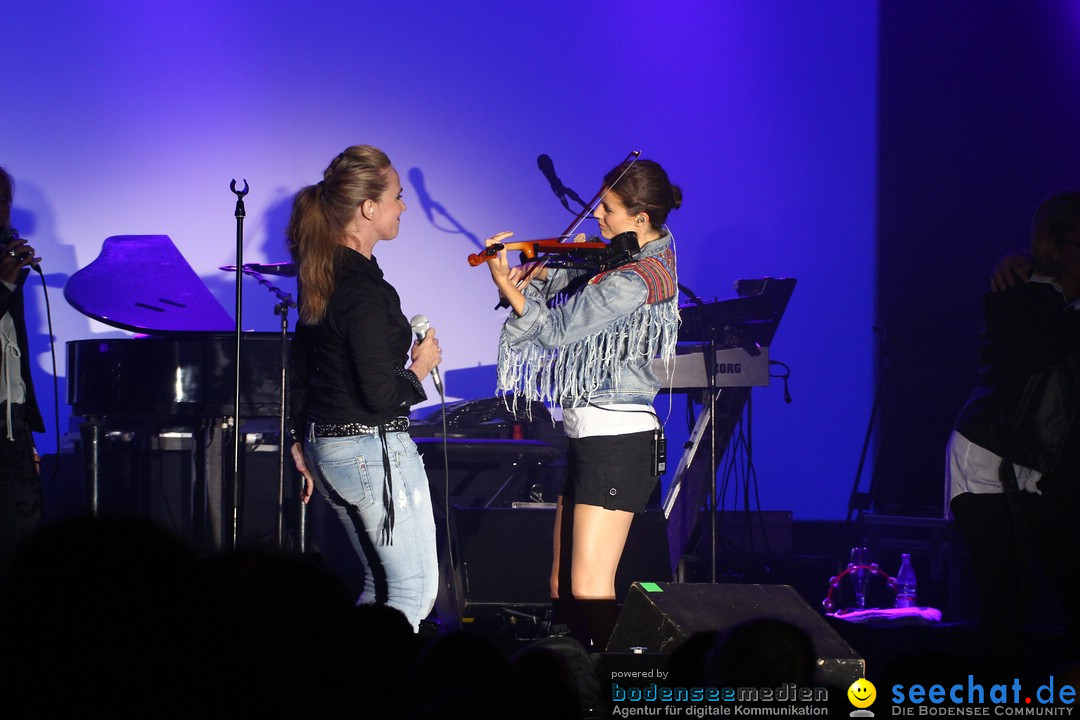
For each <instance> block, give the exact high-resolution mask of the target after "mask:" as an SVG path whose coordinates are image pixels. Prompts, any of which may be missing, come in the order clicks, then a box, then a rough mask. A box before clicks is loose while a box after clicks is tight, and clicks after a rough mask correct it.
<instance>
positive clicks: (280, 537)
mask: <svg viewBox="0 0 1080 720" xmlns="http://www.w3.org/2000/svg"><path fill="white" fill-rule="evenodd" d="M241 270H242V271H243V272H244V274H246V275H250V276H251V277H253V278H255V280H256V281H257V282H258V283H259V284H260V285H262V286H263V287H265V288H266V289H267V290H269V291H270V292H272V293H273V294H274V295H275V296H276V297H277V299H278V300H279V302H278V303H277V304H276V305H274V314H275V315H279V316H281V345H280V347H281V358H280V360H281V393H280V395H279V396H278V401H279V403H280V406H279V411H278V438H279V442H278V488H277V545H278V548H279V549H280V548H284V545H285V445H286V442H287V438H288V433H286V432H285V419H286V416H287V414H288V413H287V410H286V402H287V396H286V387H287V385H286V380H287V374H288V367H289V308H294V307H296V301H295V300H293V298H292V295H290V294H288V293H286V292H283V291H282V290H281V289H280V288H278V287H276V286H275V285H274V284H273V283H271V282H270V281H269V280H267V279H266V278H264V277H263V276H262V275H261V274H260V273H259V272H257V271H255V270H252V269H251V268H241ZM303 513H304V503H303V502H300V529H299V533H300V537H299V539H298V549H299V551H300V552H304V515H303Z"/></svg>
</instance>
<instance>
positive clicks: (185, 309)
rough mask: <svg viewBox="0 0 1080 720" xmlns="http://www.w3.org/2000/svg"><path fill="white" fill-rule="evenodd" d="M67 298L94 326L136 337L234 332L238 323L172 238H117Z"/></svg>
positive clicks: (72, 283)
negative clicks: (97, 325) (112, 328)
mask: <svg viewBox="0 0 1080 720" xmlns="http://www.w3.org/2000/svg"><path fill="white" fill-rule="evenodd" d="M64 297H65V298H66V299H67V301H68V303H70V304H71V306H72V307H74V308H75V309H76V310H78V311H79V312H81V313H83V314H84V315H87V316H89V317H91V318H93V319H95V320H98V321H100V322H103V323H105V324H106V325H111V326H113V327H117V328H120V329H121V330H130V331H132V332H137V333H147V334H151V335H161V334H168V333H184V332H232V331H234V330H235V322H234V321H233V319H232V317H231V316H230V315H229V313H228V312H227V311H226V310H225V308H223V307H222V306H221V303H219V302H218V300H217V298H215V297H214V295H213V293H211V292H210V290H209V288H207V287H206V284H205V283H204V282H203V281H202V279H201V278H200V277H199V276H198V275H197V274H195V271H194V270H192V269H191V266H190V265H188V262H187V260H185V259H184V256H183V255H181V254H180V251H179V250H177V248H176V245H174V244H173V241H172V240H171V239H170V238H169V237H168V236H167V235H114V236H113V237H109V238H106V239H105V242H104V243H103V244H102V246H101V253H100V254H99V255H98V257H97V258H96V259H95V260H93V261H92V262H90V264H89V265H87V266H86V267H84V268H82V269H80V270H77V271H76V272H75V273H74V274H72V276H71V277H70V278H69V279H68V281H67V284H66V285H65V286H64Z"/></svg>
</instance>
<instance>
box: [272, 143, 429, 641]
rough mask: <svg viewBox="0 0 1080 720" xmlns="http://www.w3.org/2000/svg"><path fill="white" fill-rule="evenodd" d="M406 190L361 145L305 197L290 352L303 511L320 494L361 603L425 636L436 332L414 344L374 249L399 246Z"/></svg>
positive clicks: (300, 201)
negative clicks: (420, 412) (354, 562)
mask: <svg viewBox="0 0 1080 720" xmlns="http://www.w3.org/2000/svg"><path fill="white" fill-rule="evenodd" d="M401 194H402V188H401V179H400V177H399V175H398V173H397V171H396V170H395V169H394V168H393V166H391V164H390V160H389V158H387V156H386V154H385V153H383V152H382V151H381V150H379V149H377V148H374V147H371V146H369V145H356V146H353V147H350V148H348V149H347V150H345V151H344V152H343V153H341V154H340V155H338V156H337V157H336V158H335V159H334V160H333V162H331V163H330V166H329V167H327V168H326V170H325V171H324V172H323V179H322V180H320V181H319V182H318V183H316V184H314V185H309V186H307V187H305V188H303V189H302V190H300V192H299V193H297V195H296V198H295V200H294V201H293V208H292V216H291V217H290V219H289V227H288V231H287V235H288V237H287V243H288V248H289V253H290V255H291V256H292V259H293V262H294V263H295V265H296V267H297V272H298V276H299V280H298V287H299V296H300V301H299V312H300V319H299V322H298V324H297V327H296V332H295V333H294V335H293V342H292V350H291V356H292V384H291V390H290V406H291V432H292V434H293V441H294V442H293V445H292V449H291V452H292V457H293V461H294V463H295V465H296V468H297V470H298V471H299V472H300V473H301V474H302V475H303V477H304V488H303V490H302V499H303V501H304V502H305V503H306V502H307V501H308V500H309V499H310V498H311V495H312V492H313V490H314V489H315V488H317V489H318V490H319V493H320V494H322V495H323V496H324V497H325V498H326V500H327V502H329V504H330V506H331V507H332V508H333V510H334V512H335V514H336V516H337V518H338V519H339V520H340V522H341V524H342V525H343V526H344V528H345V530H346V532H347V533H348V536H349V539H350V541H351V542H352V545H353V547H354V549H355V550H356V552H357V554H358V555H359V556H360V558H361V560H362V561H363V567H364V578H363V589H362V591H361V594H360V598H359V600H358V603H360V604H384V605H389V606H391V607H394V608H396V609H398V610H400V611H401V612H402V613H404V615H405V616H406V617H407V618H408V620H409V622H410V623H411V624H412V626H413V629H414V631H416V630H418V628H419V625H420V622H421V621H422V620H423V619H424V618H426V617H427V615H428V613H429V612H430V611H431V609H432V607H434V604H435V596H436V593H437V590H438V558H437V551H436V543H435V520H434V515H433V513H432V506H431V495H430V492H429V489H428V480H427V475H426V474H425V472H424V465H423V461H422V459H421V457H420V454H419V452H418V451H417V449H416V444H415V443H414V442H413V441H412V438H411V437H410V436H409V433H408V428H409V408H410V407H411V406H412V405H414V404H416V403H419V402H422V401H424V400H426V399H427V396H426V394H425V392H424V388H423V386H422V385H421V379H422V378H424V377H426V376H427V375H428V374H429V373H431V371H432V370H433V369H434V368H435V367H436V366H437V365H438V364H439V361H440V360H441V358H442V353H441V350H440V349H439V344H438V341H437V340H436V339H435V331H434V329H431V330H428V332H427V335H426V336H425V337H424V339H423V340H422V341H417V342H416V343H413V332H412V329H411V328H410V326H409V322H408V320H406V319H405V316H404V314H402V311H401V301H400V299H399V297H398V294H397V291H396V290H395V289H394V287H393V286H392V285H391V284H390V283H389V282H387V281H386V279H385V278H384V277H383V272H382V269H381V268H380V267H379V263H378V261H377V260H376V258H375V256H374V254H373V250H374V248H375V245H376V244H377V243H378V242H380V241H385V240H393V239H394V238H395V237H396V236H397V234H398V227H399V224H400V218H401V214H402V213H403V212H405V203H404V202H403V201H402V199H401Z"/></svg>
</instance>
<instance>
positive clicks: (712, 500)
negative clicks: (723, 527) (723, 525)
mask: <svg viewBox="0 0 1080 720" xmlns="http://www.w3.org/2000/svg"><path fill="white" fill-rule="evenodd" d="M678 287H679V289H680V290H682V291H683V292H684V293H685V294H686V295H687V297H689V298H690V300H691V301H692V302H693V303H694V304H695V305H697V306H698V310H699V313H698V320H699V324H700V331H701V337H702V338H704V339H705V345H704V352H702V356H703V359H704V362H705V392H706V397H707V398H708V405H707V408H708V413H709V511H710V512H709V538H710V543H709V545H710V548H711V550H710V562H709V582H711V583H714V584H715V583H716V565H717V562H716V561H717V557H716V546H717V544H718V542H719V539H720V538H719V535H720V533H719V529H718V528H717V507H716V490H717V488H716V473H717V469H718V468H717V461H716V335H717V332H718V330H717V328H715V327H713V326H712V325H711V324H708V323H706V322H705V302H704V301H703V300H702V299H701V298H700V297H698V295H697V294H696V293H695V292H694V291H693V290H691V289H690V288H688V287H686V286H684V285H683V284H681V283H678Z"/></svg>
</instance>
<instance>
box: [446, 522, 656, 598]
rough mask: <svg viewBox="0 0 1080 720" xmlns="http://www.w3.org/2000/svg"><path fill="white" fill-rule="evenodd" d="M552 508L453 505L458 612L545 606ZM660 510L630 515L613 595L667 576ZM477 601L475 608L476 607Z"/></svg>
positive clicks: (620, 595) (553, 523)
mask: <svg viewBox="0 0 1080 720" xmlns="http://www.w3.org/2000/svg"><path fill="white" fill-rule="evenodd" d="M554 527H555V509H554V508H553V507H549V506H537V507H517V508H470V507H455V508H454V512H453V530H454V536H455V538H456V543H455V545H456V548H457V550H456V552H457V557H456V558H455V560H456V563H457V569H458V573H457V582H458V584H459V588H458V596H459V597H460V598H461V599H462V602H461V603H460V606H461V607H462V611H463V614H465V615H467V616H468V615H470V614H472V613H475V612H476V611H477V610H479V609H482V606H484V605H497V606H510V607H512V606H515V605H547V604H548V603H550V602H551V598H550V593H549V591H548V576H549V575H550V574H551V544H552V532H553V530H554ZM669 562H670V561H669V559H668V549H667V534H666V532H665V526H664V515H663V513H662V512H661V511H659V510H655V511H654V510H650V511H647V512H645V513H643V514H641V515H638V516H637V517H635V518H634V522H633V524H632V525H631V526H630V536H629V538H627V541H626V549H625V550H624V551H623V557H622V562H621V563H620V564H619V570H618V572H617V574H616V576H615V590H616V593H618V595H617V597H623V596H624V595H625V594H626V592H627V591H628V590H629V589H630V585H631V583H633V582H635V581H638V580H641V581H652V582H665V581H670V580H671V579H672V574H671V567H670V565H669ZM478 606H481V607H478Z"/></svg>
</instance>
